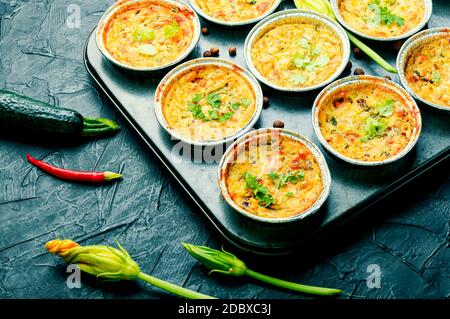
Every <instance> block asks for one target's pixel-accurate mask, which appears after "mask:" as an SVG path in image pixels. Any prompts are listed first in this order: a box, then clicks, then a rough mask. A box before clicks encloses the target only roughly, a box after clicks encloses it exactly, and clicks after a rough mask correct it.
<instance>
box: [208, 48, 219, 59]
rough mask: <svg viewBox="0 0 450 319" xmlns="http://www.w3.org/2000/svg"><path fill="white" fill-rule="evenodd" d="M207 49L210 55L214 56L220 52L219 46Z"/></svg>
mask: <svg viewBox="0 0 450 319" xmlns="http://www.w3.org/2000/svg"><path fill="white" fill-rule="evenodd" d="M209 51H210V52H211V55H212V56H214V57H217V56H219V52H220V50H219V48H216V47H214V48H211V49H209Z"/></svg>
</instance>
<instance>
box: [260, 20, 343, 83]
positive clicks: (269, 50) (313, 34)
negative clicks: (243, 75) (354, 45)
mask: <svg viewBox="0 0 450 319" xmlns="http://www.w3.org/2000/svg"><path fill="white" fill-rule="evenodd" d="M251 57H252V60H253V64H254V66H255V68H256V69H257V70H258V71H259V73H261V75H262V76H264V77H265V78H266V79H267V80H269V81H270V82H272V83H275V84H277V85H279V86H281V87H287V88H302V87H308V86H313V85H316V84H319V83H321V82H323V81H325V80H327V79H328V78H330V77H331V76H332V75H333V74H334V73H335V72H336V71H337V69H338V68H339V66H340V65H341V63H342V59H343V53H342V43H341V40H340V39H339V37H338V36H337V35H336V34H335V33H334V31H333V30H332V29H330V28H329V27H327V26H323V25H319V24H317V25H316V24H309V23H293V24H284V25H280V26H276V27H274V28H273V29H271V30H269V31H268V32H266V33H265V34H263V35H262V36H261V37H260V38H259V39H258V40H256V41H255V43H254V45H253V47H252V49H251Z"/></svg>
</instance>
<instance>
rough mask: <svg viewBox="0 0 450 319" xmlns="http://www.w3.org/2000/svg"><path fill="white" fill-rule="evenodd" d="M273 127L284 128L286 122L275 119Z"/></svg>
mask: <svg viewBox="0 0 450 319" xmlns="http://www.w3.org/2000/svg"><path fill="white" fill-rule="evenodd" d="M273 127H275V128H283V127H284V122H283V121H280V120H275V121H274V122H273Z"/></svg>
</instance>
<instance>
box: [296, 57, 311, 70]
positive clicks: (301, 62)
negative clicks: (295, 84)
mask: <svg viewBox="0 0 450 319" xmlns="http://www.w3.org/2000/svg"><path fill="white" fill-rule="evenodd" d="M292 62H293V63H294V65H295V66H296V67H297V68H299V69H301V68H304V67H305V66H306V65H307V64H308V63H309V62H311V58H310V57H308V56H304V55H301V54H295V55H294V59H293V61H292Z"/></svg>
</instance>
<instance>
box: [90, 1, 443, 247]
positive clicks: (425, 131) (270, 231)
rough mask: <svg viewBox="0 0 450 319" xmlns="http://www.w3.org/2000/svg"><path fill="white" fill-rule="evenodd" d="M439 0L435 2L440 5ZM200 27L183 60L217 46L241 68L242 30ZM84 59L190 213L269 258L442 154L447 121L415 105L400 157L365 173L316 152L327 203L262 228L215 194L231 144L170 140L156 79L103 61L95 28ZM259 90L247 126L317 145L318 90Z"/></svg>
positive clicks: (320, 231)
mask: <svg viewBox="0 0 450 319" xmlns="http://www.w3.org/2000/svg"><path fill="white" fill-rule="evenodd" d="M444 2H445V1H443V2H442V3H440V5H442V6H444V5H445V3H444ZM282 7H283V8H292V7H293V5H292V4H291V3H290V2H289V3H284V4H283V5H282ZM435 7H436V5H435ZM431 21H433V19H432V20H431ZM201 22H202V26H206V27H208V28H209V35H208V36H205V37H201V38H200V41H199V44H198V46H197V47H196V48H194V50H193V51H192V53H191V54H190V55H189V56H188V57H187V58H188V59H194V58H198V57H200V56H201V55H202V51H203V50H206V49H209V48H210V47H211V46H217V47H219V48H220V49H221V53H220V57H221V58H226V59H229V60H231V61H232V62H234V63H236V64H238V65H240V66H245V60H244V49H243V48H244V40H245V37H246V35H247V34H248V32H249V31H250V28H248V27H247V28H245V27H244V28H239V29H226V32H223V26H217V25H215V24H211V23H209V22H207V21H203V20H202V21H201ZM439 23H440V24H442V23H441V22H439ZM229 47H236V48H237V55H236V56H235V57H230V56H228V52H227V49H228V48H229ZM383 56H387V58H388V60H389V61H390V62H391V63H392V62H393V61H395V57H396V56H395V54H394V52H393V50H392V52H388V50H386V52H383ZM84 58H85V65H86V68H87V70H88V72H89V73H90V74H91V76H92V78H93V80H94V81H95V82H96V83H97V84H98V86H99V88H100V90H101V91H102V92H103V93H104V94H105V95H106V97H107V98H108V99H109V100H110V101H111V104H112V105H113V106H114V107H115V108H116V109H117V111H118V112H119V113H121V114H122V115H123V117H124V118H125V120H126V121H127V122H128V124H129V127H130V128H131V129H132V130H133V131H134V132H135V133H136V134H137V135H138V136H139V137H140V138H141V139H142V140H143V142H144V143H145V145H146V147H147V148H148V149H149V150H150V151H151V152H152V153H153V154H154V156H155V157H156V158H158V159H159V160H160V161H161V163H162V165H163V166H164V167H165V168H166V169H167V170H168V171H169V172H170V173H171V174H172V175H173V177H174V179H175V180H176V181H177V183H178V184H179V185H180V187H181V188H182V189H183V190H184V191H185V192H186V194H187V195H188V196H189V197H190V198H191V199H192V201H193V203H195V206H194V210H196V211H198V212H199V213H200V214H203V215H204V216H205V218H206V219H207V220H209V221H210V222H211V224H212V225H213V226H214V227H215V228H216V229H217V231H218V232H220V234H221V235H222V236H223V237H224V238H225V239H226V240H227V241H229V242H230V243H231V244H233V245H235V246H236V247H239V248H241V249H242V250H246V251H251V252H255V253H259V254H271V255H275V254H283V253H287V252H291V251H293V250H297V249H299V248H301V247H302V246H303V245H307V244H308V243H309V242H310V241H311V240H314V239H317V238H319V237H321V236H323V235H324V234H325V233H327V232H329V231H330V230H332V229H334V228H336V227H337V226H338V225H340V224H342V223H343V222H345V221H347V220H349V219H350V218H352V217H354V216H356V215H358V214H359V213H361V212H362V211H364V209H365V208H366V207H368V206H370V205H371V204H373V203H375V202H377V201H380V200H382V199H383V198H384V197H386V196H387V195H389V194H390V193H392V192H393V191H395V190H396V189H398V188H400V187H401V186H402V185H404V184H406V183H407V182H409V181H411V180H412V179H414V178H416V177H417V176H420V175H421V174H422V173H424V172H425V171H426V170H427V169H429V168H431V167H432V166H434V165H435V164H437V163H439V162H442V161H444V160H446V159H447V158H449V157H450V126H449V125H448V120H449V119H448V117H446V116H445V114H444V115H442V114H441V113H436V112H433V110H432V109H429V108H422V107H421V113H422V118H423V123H424V125H423V128H422V132H421V136H420V138H419V140H418V141H417V144H416V146H415V147H414V148H413V149H412V150H411V151H410V152H409V153H408V154H407V155H406V156H404V157H403V158H401V159H400V160H398V161H396V162H394V163H391V164H388V165H383V166H378V167H370V168H368V167H359V166H355V165H351V164H349V163H347V162H345V161H342V160H341V159H339V158H337V157H336V156H334V155H333V154H331V153H329V152H328V151H327V150H326V149H324V148H322V147H319V149H320V150H321V151H322V153H323V155H324V158H325V161H326V162H327V165H328V168H329V171H330V176H331V180H332V187H331V189H330V193H329V196H328V199H327V200H326V201H325V202H324V204H323V205H322V207H321V208H320V209H319V210H318V211H316V212H315V213H314V214H312V215H311V216H309V218H304V219H301V220H299V221H296V222H291V223H282V224H269V223H262V222H261V221H258V220H253V219H250V218H248V217H247V216H244V215H241V214H238V213H237V212H236V211H235V210H234V209H233V208H232V207H230V206H229V205H228V204H227V202H226V201H225V200H224V198H223V197H222V195H221V192H220V187H219V185H218V182H217V171H218V166H219V162H220V159H221V158H222V155H223V154H224V153H225V151H226V149H227V147H229V146H230V145H231V144H232V143H231V142H229V143H225V144H223V145H221V146H219V147H215V148H213V147H210V146H195V145H190V144H187V143H184V142H180V141H178V140H176V139H173V138H171V136H170V135H169V134H167V132H166V131H164V130H163V129H162V128H161V126H160V125H159V123H158V120H157V118H156V116H155V113H154V105H153V100H154V94H155V91H156V87H157V85H158V84H159V82H160V81H161V79H162V78H163V76H164V74H152V76H142V75H137V74H130V73H127V72H123V70H122V69H121V68H118V67H116V66H115V65H114V64H112V63H109V62H108V61H107V60H106V59H105V58H104V57H103V55H102V53H101V52H100V50H99V49H98V48H97V45H96V31H95V30H94V31H93V33H92V34H91V35H90V37H89V39H88V41H87V44H86V48H85V56H84ZM357 66H358V67H363V68H364V69H366V70H371V72H372V73H376V74H378V75H384V74H385V73H384V72H382V71H381V69H379V68H376V67H374V63H373V62H372V61H370V60H369V59H365V60H359V61H358V63H357ZM394 80H397V78H396V77H395V78H394ZM263 89H264V91H265V93H266V94H267V95H268V96H269V97H270V107H269V108H268V109H265V110H263V111H262V113H261V116H260V118H259V120H258V121H257V122H256V124H255V128H256V129H258V128H269V127H272V123H273V122H274V121H275V120H282V121H284V123H285V128H287V129H289V130H291V131H294V132H297V133H299V134H301V135H302V136H305V137H306V138H308V139H309V140H311V141H312V142H313V143H314V144H316V145H319V141H318V139H317V137H316V135H315V133H314V130H313V126H312V123H311V107H312V105H313V102H314V99H315V97H316V95H317V93H318V92H317V91H312V92H306V93H288V92H280V91H274V90H272V89H271V88H268V87H267V86H263ZM419 106H421V105H419ZM180 222H182V221H180Z"/></svg>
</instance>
